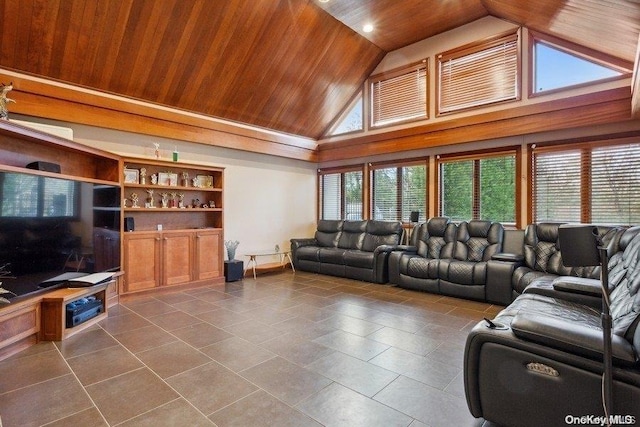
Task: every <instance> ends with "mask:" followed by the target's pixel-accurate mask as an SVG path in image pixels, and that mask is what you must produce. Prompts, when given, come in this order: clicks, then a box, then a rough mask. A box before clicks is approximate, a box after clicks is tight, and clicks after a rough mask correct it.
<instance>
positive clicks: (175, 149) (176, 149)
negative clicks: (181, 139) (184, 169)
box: [173, 147, 178, 162]
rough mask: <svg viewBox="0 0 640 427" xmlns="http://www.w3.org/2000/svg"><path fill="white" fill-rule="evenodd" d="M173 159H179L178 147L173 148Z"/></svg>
mask: <svg viewBox="0 0 640 427" xmlns="http://www.w3.org/2000/svg"><path fill="white" fill-rule="evenodd" d="M173 161H174V162H177V161H178V147H174V148H173Z"/></svg>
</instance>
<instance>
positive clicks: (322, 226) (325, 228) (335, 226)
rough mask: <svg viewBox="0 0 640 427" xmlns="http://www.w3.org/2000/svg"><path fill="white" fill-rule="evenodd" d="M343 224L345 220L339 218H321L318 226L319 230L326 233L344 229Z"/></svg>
mask: <svg viewBox="0 0 640 427" xmlns="http://www.w3.org/2000/svg"><path fill="white" fill-rule="evenodd" d="M342 224H344V221H342V220H339V219H337V220H334V219H321V220H320V221H318V227H317V228H318V231H322V232H324V233H335V232H337V231H341V230H342Z"/></svg>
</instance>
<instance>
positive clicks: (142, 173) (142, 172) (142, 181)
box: [140, 168, 147, 185]
mask: <svg viewBox="0 0 640 427" xmlns="http://www.w3.org/2000/svg"><path fill="white" fill-rule="evenodd" d="M140 184H142V185H147V170H146V169H145V168H140Z"/></svg>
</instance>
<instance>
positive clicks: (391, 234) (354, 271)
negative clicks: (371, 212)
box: [291, 220, 403, 283]
mask: <svg viewBox="0 0 640 427" xmlns="http://www.w3.org/2000/svg"><path fill="white" fill-rule="evenodd" d="M402 236H403V228H402V223H401V222H399V221H376V220H365V221H346V220H345V221H343V220H320V221H318V227H317V231H316V233H315V237H314V238H311V239H291V254H292V258H293V265H294V267H295V268H296V269H297V270H302V271H310V272H313V273H322V274H328V275H331V276H339V277H347V278H351V279H358V280H365V281H368V282H373V283H387V282H388V280H389V279H388V276H389V273H388V266H387V258H388V256H389V253H390V252H391V251H392V250H393V249H395V248H396V247H397V245H398V244H399V243H400V242H401V240H402Z"/></svg>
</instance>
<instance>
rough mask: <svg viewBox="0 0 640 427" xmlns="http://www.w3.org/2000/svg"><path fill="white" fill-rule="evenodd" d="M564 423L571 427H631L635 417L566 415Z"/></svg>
mask: <svg viewBox="0 0 640 427" xmlns="http://www.w3.org/2000/svg"><path fill="white" fill-rule="evenodd" d="M564 422H565V423H567V424H568V425H571V426H603V427H604V426H632V425H635V424H636V417H635V415H609V418H608V419H607V417H605V416H603V415H580V416H576V415H567V416H566V417H564Z"/></svg>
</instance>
